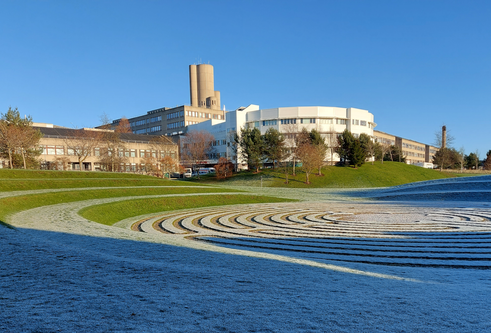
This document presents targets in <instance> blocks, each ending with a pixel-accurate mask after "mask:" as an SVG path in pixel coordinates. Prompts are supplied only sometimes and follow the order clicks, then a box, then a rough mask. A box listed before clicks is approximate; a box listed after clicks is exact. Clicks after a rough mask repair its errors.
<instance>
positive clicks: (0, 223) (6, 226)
mask: <svg viewBox="0 0 491 333" xmlns="http://www.w3.org/2000/svg"><path fill="white" fill-rule="evenodd" d="M0 227H5V228H9V229H14V230H15V228H14V227H13V226H11V225H10V224H8V223H7V222H3V221H1V220H0Z"/></svg>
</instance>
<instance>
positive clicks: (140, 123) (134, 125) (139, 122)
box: [130, 119, 147, 127]
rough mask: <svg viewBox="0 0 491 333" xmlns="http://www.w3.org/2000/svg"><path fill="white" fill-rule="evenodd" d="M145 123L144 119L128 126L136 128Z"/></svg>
mask: <svg viewBox="0 0 491 333" xmlns="http://www.w3.org/2000/svg"><path fill="white" fill-rule="evenodd" d="M146 123H147V121H146V120H145V119H143V120H138V121H132V122H131V123H130V126H131V127H136V126H142V125H145V124H146Z"/></svg>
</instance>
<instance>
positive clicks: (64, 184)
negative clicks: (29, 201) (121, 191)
mask: <svg viewBox="0 0 491 333" xmlns="http://www.w3.org/2000/svg"><path fill="white" fill-rule="evenodd" d="M176 185H185V186H193V185H195V184H193V183H192V182H185V183H184V182H179V181H176V180H169V179H162V178H156V177H151V176H146V175H138V174H126V173H112V172H83V171H82V172H80V171H41V170H9V169H0V192H10V191H27V190H40V189H57V188H88V187H129V186H176Z"/></svg>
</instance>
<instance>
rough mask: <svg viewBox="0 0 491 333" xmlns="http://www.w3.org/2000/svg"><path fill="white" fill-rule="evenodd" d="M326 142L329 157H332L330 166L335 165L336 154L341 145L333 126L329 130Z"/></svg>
mask: <svg viewBox="0 0 491 333" xmlns="http://www.w3.org/2000/svg"><path fill="white" fill-rule="evenodd" d="M325 142H326V145H327V149H328V150H329V155H330V156H331V160H330V165H333V162H334V153H335V152H336V149H337V147H338V145H339V142H338V135H337V133H336V131H335V130H334V126H333V125H331V127H330V128H329V133H327V135H326V141H325Z"/></svg>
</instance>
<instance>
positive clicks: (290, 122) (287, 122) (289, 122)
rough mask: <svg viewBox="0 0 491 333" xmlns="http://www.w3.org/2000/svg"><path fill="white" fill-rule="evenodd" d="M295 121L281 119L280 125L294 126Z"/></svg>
mask: <svg viewBox="0 0 491 333" xmlns="http://www.w3.org/2000/svg"><path fill="white" fill-rule="evenodd" d="M296 123H297V119H281V125H289V124H296Z"/></svg>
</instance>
